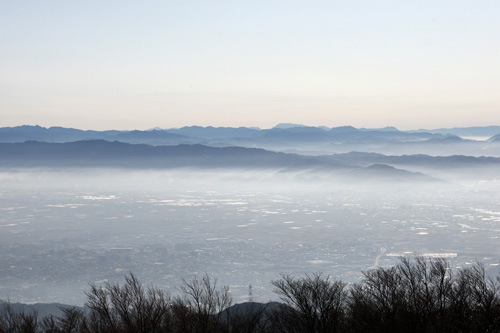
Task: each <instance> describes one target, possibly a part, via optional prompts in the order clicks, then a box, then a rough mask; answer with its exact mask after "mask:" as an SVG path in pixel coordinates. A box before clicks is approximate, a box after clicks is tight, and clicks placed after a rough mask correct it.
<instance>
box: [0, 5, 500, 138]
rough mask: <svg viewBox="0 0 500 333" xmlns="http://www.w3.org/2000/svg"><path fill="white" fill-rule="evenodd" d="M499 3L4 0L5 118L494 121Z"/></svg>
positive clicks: (167, 122)
mask: <svg viewBox="0 0 500 333" xmlns="http://www.w3.org/2000/svg"><path fill="white" fill-rule="evenodd" d="M499 12H500V3H499V2H496V1H486V0H481V1H474V2H464V1H461V2H457V1H451V0H440V1H419V2H418V3H417V2H401V1H395V0H384V1H377V2H373V1H334V2H331V1H314V2H307V3H305V2H302V1H287V2H281V1H273V2H269V1H252V2H238V3H235V2H231V1H218V2H202V1H168V2H163V1H148V2H147V3H139V2H136V1H114V0H110V1H102V2H88V1H82V0H78V1H71V2H65V1H49V2H44V3H43V4H42V3H40V2H38V1H33V0H20V1H9V2H5V3H3V4H2V11H1V12H0V31H1V32H0V40H1V41H2V45H3V49H2V53H1V54H0V73H1V75H0V87H1V89H0V110H1V112H2V119H1V121H0V126H15V125H19V124H24V123H31V124H40V125H42V126H56V125H57V126H63V127H77V128H92V129H96V130H102V129H109V128H114V129H148V128H152V127H156V126H158V127H161V128H172V127H182V126H189V125H194V124H196V125H201V126H207V125H212V126H258V127H262V128H269V127H272V126H273V125H274V124H276V123H279V122H282V121H286V122H293V123H304V124H305V125H316V126H318V125H325V126H331V127H336V126H343V125H352V126H355V127H365V128H377V127H384V126H387V125H389V126H395V127H397V128H400V129H417V128H442V127H461V126H468V125H470V126H486V125H489V124H493V123H496V124H500V112H499V107H500V97H499V95H498V91H499V90H500V82H499V80H498V77H500V65H499V63H498V61H497V59H498V58H500V40H499V39H498V38H497V36H498V33H499V32H500V23H499V21H498V15H497V14H498V13H499Z"/></svg>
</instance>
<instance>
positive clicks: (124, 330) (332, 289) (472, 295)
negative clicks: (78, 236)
mask: <svg viewBox="0 0 500 333" xmlns="http://www.w3.org/2000/svg"><path fill="white" fill-rule="evenodd" d="M362 275H363V276H362V278H361V280H360V281H359V282H357V283H354V284H347V283H345V282H343V281H342V280H336V279H334V278H332V277H330V276H328V275H323V274H321V273H312V274H306V275H305V276H304V277H298V278H297V277H293V276H291V275H284V274H282V275H281V277H280V278H279V279H275V280H273V281H271V284H272V285H273V286H274V293H275V294H276V295H277V296H278V297H279V299H280V301H278V302H269V303H257V302H252V301H249V302H245V303H239V304H234V305H233V304H232V297H231V293H230V289H229V286H227V285H225V286H221V287H219V286H218V285H217V281H216V279H214V278H212V277H210V276H209V275H208V274H204V275H203V276H202V277H196V276H195V277H193V279H191V280H185V279H183V280H182V284H181V285H180V287H179V288H178V291H179V293H180V295H178V296H175V297H172V296H170V295H169V294H168V293H165V292H163V291H162V290H161V289H159V288H156V287H154V286H151V285H149V286H144V285H143V284H142V283H141V282H139V280H138V279H137V277H136V276H134V275H133V274H132V273H129V275H127V276H125V283H124V284H123V285H120V284H119V283H110V282H107V283H105V284H104V285H103V286H100V285H95V284H93V285H91V286H90V291H88V292H86V296H87V302H86V303H85V308H78V307H70V306H61V307H60V308H59V312H58V313H57V314H50V311H54V310H55V309H54V305H53V304H49V305H47V307H48V308H49V309H50V310H49V311H47V313H48V314H47V315H44V316H39V315H38V314H37V313H34V312H32V311H33V310H37V309H44V307H43V305H40V304H39V305H38V307H35V306H32V307H29V306H26V305H23V304H9V303H4V306H3V307H0V329H2V328H3V329H5V332H47V333H48V332H86V333H87V332H88V333H91V332H95V333H97V332H110V333H129V332H130V333H132V332H134V333H136V332H144V333H146V332H150V333H154V332H207V333H208V332H227V333H229V332H248V333H251V332H255V333H258V332H260V333H264V332H269V333H274V332H290V333H295V332H296V333H299V332H312V333H333V332H498V331H499V330H500V275H498V273H497V274H495V275H492V276H487V274H486V270H485V267H484V265H483V264H482V263H481V262H477V263H475V264H471V265H468V266H466V267H461V268H455V269H453V268H451V267H450V264H449V262H448V261H446V259H443V258H425V257H422V256H416V257H413V258H409V257H401V258H400V260H399V263H398V264H396V265H394V266H392V267H388V268H385V267H378V268H374V269H371V270H368V271H363V272H362ZM0 305H1V304H0ZM27 328H29V329H27ZM2 332H4V331H2Z"/></svg>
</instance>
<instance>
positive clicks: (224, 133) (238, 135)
mask: <svg viewBox="0 0 500 333" xmlns="http://www.w3.org/2000/svg"><path fill="white" fill-rule="evenodd" d="M494 128H496V131H494ZM471 130H472V128H471ZM475 131H476V132H477V133H479V129H477V130H475ZM476 132H475V133H476ZM484 133H489V134H491V136H493V135H496V134H500V127H493V126H492V127H488V128H485V130H484ZM484 133H483V134H484ZM455 135H456V134H455V133H454V132H453V131H452V130H450V131H449V133H444V130H443V131H441V132H439V130H436V131H423V130H420V131H399V130H397V129H396V128H394V127H386V128H382V129H357V128H354V127H351V126H341V127H334V128H327V127H309V126H303V125H296V124H280V125H277V126H276V127H274V128H272V129H258V128H249V127H238V128H233V127H211V126H209V127H200V126H190V127H182V128H177V129H165V130H162V129H153V130H148V131H116V130H109V131H91V130H89V131H84V130H79V129H73V128H63V127H50V128H45V127H40V126H26V125H25V126H17V127H3V128H0V142H24V141H29V140H36V141H44V142H54V143H62V142H72V141H79V140H108V141H115V140H116V141H121V142H127V143H148V144H153V145H160V144H180V143H202V144H216V143H221V141H222V142H227V143H228V144H234V143H237V142H242V143H247V144H248V143H250V142H254V143H269V142H270V141H272V142H291V143H295V142H301V143H308V142H313V143H314V142H329V143H345V142H371V143H373V142H395V141H397V142H422V141H426V140H442V139H447V138H449V137H450V136H453V137H454V138H455V139H458V138H456V137H455Z"/></svg>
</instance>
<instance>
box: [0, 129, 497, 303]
mask: <svg viewBox="0 0 500 333" xmlns="http://www.w3.org/2000/svg"><path fill="white" fill-rule="evenodd" d="M278 129H279V131H276V133H279V134H280V140H281V141H280V142H281V143H280V144H279V145H277V144H275V143H273V142H275V141H273V140H272V139H269V140H268V141H266V142H264V141H263V139H262V138H260V139H259V140H261V141H259V140H253V139H254V138H256V137H257V136H254V135H256V132H258V133H260V132H262V130H259V129H249V128H246V129H239V128H233V129H231V128H224V129H220V131H217V128H189V131H191V132H189V131H188V129H186V130H185V131H180V130H178V131H177V132H176V131H170V132H172V133H169V132H167V133H169V134H175V135H185V137H188V136H187V134H188V133H191V135H192V132H193V131H194V132H196V133H198V135H199V136H201V134H199V133H200V132H201V133H203V132H205V133H210V134H205V137H204V138H202V140H200V139H197V141H196V140H195V139H194V136H193V137H190V138H191V139H190V140H192V141H191V142H188V141H189V140H186V142H175V143H172V144H168V145H167V144H162V143H158V142H157V143H158V144H153V143H152V142H147V143H145V142H142V143H138V142H130V140H129V141H126V140H125V141H119V140H114V139H116V136H117V135H118V133H117V132H116V133H115V132H114V131H112V132H113V133H114V134H113V135H114V137H113V138H114V139H113V140H110V141H108V140H107V139H106V138H103V137H98V136H97V135H96V134H95V133H93V134H92V135H94V137H92V138H91V137H85V136H83V135H82V133H81V131H77V130H71V129H62V128H59V129H57V130H54V129H44V128H38V127H26V126H24V127H20V128H3V129H0V133H4V134H5V133H8V132H10V133H11V134H12V133H13V132H16V131H17V133H20V132H22V133H24V134H23V136H17V137H14V136H11V137H7V136H5V135H4V136H2V138H3V140H2V141H3V142H2V143H0V184H1V187H0V198H1V200H0V252H1V253H2V257H1V258H2V259H1V261H0V272H1V276H2V282H1V284H0V298H1V299H9V300H11V301H15V302H26V303H33V302H59V303H66V304H75V305H83V303H84V302H85V294H84V292H85V291H87V289H88V286H89V283H103V282H105V281H122V280H123V276H124V275H125V274H127V273H128V272H133V273H134V274H136V275H137V276H138V277H139V278H140V279H141V280H142V281H146V282H147V283H152V284H154V285H156V286H158V287H161V288H164V289H165V290H167V291H169V292H171V293H172V294H175V293H176V292H178V290H176V288H175V286H176V285H178V283H179V281H180V278H191V277H193V276H199V275H202V274H204V273H208V274H209V275H211V276H213V277H216V278H217V279H218V281H219V283H221V284H227V285H229V286H230V291H231V294H232V296H233V297H234V299H235V301H237V302H242V301H247V300H248V297H249V296H248V286H249V285H252V287H253V299H255V300H258V301H262V302H266V301H269V300H272V299H275V297H276V296H275V295H274V294H273V293H272V289H273V288H272V285H271V283H270V282H271V280H273V279H276V278H277V277H279V276H280V274H290V275H295V276H299V275H303V274H304V273H311V272H323V273H324V274H329V275H331V276H332V277H335V278H339V279H342V280H344V281H346V282H350V283H352V282H356V281H359V279H360V278H361V276H362V274H361V271H366V270H368V269H371V268H375V267H378V266H390V265H393V264H394V263H395V262H396V261H397V258H398V257H399V256H400V255H411V254H421V255H425V256H429V257H445V258H448V259H449V260H450V262H451V264H452V265H453V267H457V268H460V267H467V265H469V264H470V263H474V262H475V261H476V260H480V261H482V262H483V263H484V264H485V266H486V269H487V272H490V273H492V274H493V273H495V274H496V273H497V272H498V264H499V258H500V248H499V247H498V238H499V236H500V207H499V204H498V202H499V200H498V199H499V189H498V180H499V179H500V177H499V176H500V175H499V172H500V168H498V164H499V163H500V159H499V158H498V155H497V154H495V153H494V152H495V151H497V150H498V145H499V144H498V143H496V141H494V140H491V141H473V140H470V139H467V140H465V139H460V138H459V139H460V140H457V139H455V137H451V138H453V140H450V141H452V143H449V144H450V146H449V149H448V151H449V153H448V154H442V155H435V154H431V153H429V154H422V153H419V154H413V153H411V151H412V149H414V148H415V145H421V146H420V147H423V145H428V147H429V149H430V150H431V151H434V152H437V151H439V150H440V149H445V148H443V145H445V144H444V143H443V142H442V140H444V141H446V140H447V138H450V136H447V135H448V134H439V133H431V132H418V133H416V132H415V133H413V132H411V133H410V132H408V133H407V132H401V133H400V132H399V131H397V130H395V129H385V130H359V129H354V130H353V129H351V128H346V129H345V130H346V133H347V134H345V136H343V135H340V134H339V135H338V136H337V138H336V139H333V137H330V139H324V138H322V139H321V140H324V141H321V142H322V143H321V144H319V143H318V144H317V147H321V148H319V149H317V150H315V149H314V146H315V143H314V140H315V139H310V138H309V134H308V135H304V136H301V138H302V139H301V140H298V139H297V136H296V135H295V134H296V133H302V132H301V131H306V132H307V133H309V132H318V133H322V134H321V135H323V134H324V132H325V133H328V132H329V131H331V130H330V129H323V128H313V129H311V128H304V127H292V128H291V129H287V128H284V129H283V128H278ZM31 131H32V132H31ZM53 131H55V132H60V133H65V134H64V135H62V134H61V135H59V136H58V137H57V140H55V139H54V138H55V136H52V140H51V139H49V138H48V137H47V136H45V137H43V136H40V134H37V133H50V132H53ZM75 131H76V132H77V133H80V135H81V136H80V137H78V138H76V137H75V135H74V134H71V133H75ZM157 131H159V132H158V133H162V135H163V132H164V131H160V130H154V131H152V132H154V133H155V134H154V135H155V136H156V135H157V134H158V133H157ZM240 131H243V132H244V133H246V135H247V136H246V139H245V140H248V142H251V144H250V143H248V144H247V145H246V146H245V145H242V146H235V145H234V142H235V141H237V140H236V139H234V135H235V134H234V133H241V132H240ZM337 131H338V130H337ZM352 132H356V133H357V134H356V135H361V134H360V133H371V134H370V137H371V138H372V139H371V140H370V139H369V138H366V139H365V141H362V140H360V141H356V142H355V143H354V145H355V146H356V147H358V148H359V149H357V150H356V151H349V152H347V153H344V152H343V150H346V149H348V148H349V147H350V146H349V145H350V143H349V142H350V141H349V140H351V139H350V138H351V135H352ZM67 133H70V134H67ZM84 133H87V132H84ZM225 133H228V134H225ZM266 133H267V134H266ZM266 133H265V134H264V135H269V133H270V132H269V131H268V132H266ZM290 133H292V134H290ZM374 133H377V135H380V136H384V135H386V134H384V133H389V134H387V136H390V137H391V139H390V141H391V142H390V143H389V144H388V143H387V142H386V143H384V144H383V145H381V146H380V147H382V146H383V147H385V148H387V147H388V146H391V147H396V146H398V147H399V148H398V149H403V147H406V148H408V150H409V152H408V153H407V154H401V155H397V154H391V153H390V152H388V151H387V152H385V153H381V152H374V150H375V149H373V147H374V146H375V145H378V143H376V141H377V140H378V139H375V138H374V136H373V137H372V135H375V134H374ZM66 134H67V135H68V136H67V137H66V136H65V135H66ZM132 134H133V135H132ZM132 134H131V133H130V132H128V133H127V135H129V138H130V136H134V137H143V138H144V137H148V136H149V135H150V132H148V131H145V132H141V131H136V132H135V133H132ZM260 134H262V133H260ZM260 134H259V135H260ZM285 134H286V135H285ZM16 135H18V134H16ZM127 135H124V136H122V138H123V137H126V136H127ZM273 135H274V134H273ZM301 135H302V134H301ZM363 135H364V134H363ZM209 136H210V137H209ZM241 137H242V135H240V138H241ZM284 138H288V139H284ZM75 139H77V140H75ZM358 139H359V137H357V139H356V140H358ZM162 140H163V139H162ZM252 140H253V141H252ZM328 140H330V141H331V142H330V141H328ZM335 140H337V142H336V141H335ZM432 140H437V141H432ZM132 141H133V140H132ZM429 141H430V142H429ZM215 142H217V144H215ZM259 142H260V143H262V144H260V143H259ZM272 145H274V148H275V149H271V148H270V146H272ZM470 145H477V147H483V148H484V150H483V151H487V152H491V154H484V156H483V155H479V154H470V155H466V154H465V153H466V152H467V151H468V150H469V149H470ZM278 146H281V147H283V149H281V150H280V149H277V147H278ZM327 146H328V147H342V149H338V150H337V151H335V152H331V153H328V152H326V151H322V149H323V147H327ZM290 147H296V149H291V148H290ZM308 147H309V148H308ZM412 147H413V148H412ZM385 148H384V149H385ZM384 149H382V148H381V150H384ZM419 149H420V148H419ZM291 151H294V152H291ZM301 151H302V152H305V153H299V152H301Z"/></svg>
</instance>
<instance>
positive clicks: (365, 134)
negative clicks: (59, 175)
mask: <svg viewBox="0 0 500 333" xmlns="http://www.w3.org/2000/svg"><path fill="white" fill-rule="evenodd" d="M496 128H498V127H495V126H491V127H487V128H483V129H484V131H483V132H481V133H486V132H488V133H493V131H495V130H496ZM457 130H460V131H466V129H457ZM443 131H444V130H443ZM469 131H470V133H472V132H474V133H476V134H478V133H480V128H476V127H471V128H469ZM499 131H500V128H499ZM451 132H452V130H450V133H451ZM464 133H465V132H464ZM354 151H359V152H354ZM401 152H402V153H401ZM422 152H424V153H422ZM457 152H458V153H457ZM462 152H464V153H462ZM436 155H438V156H436ZM482 155H486V156H482ZM498 165H500V134H497V135H494V136H492V137H491V138H490V139H489V140H487V141H473V140H467V139H463V138H461V137H459V136H455V135H452V134H444V133H430V132H425V131H399V130H397V129H396V128H393V127H386V128H382V129H357V128H354V127H351V126H342V127H334V128H326V127H308V126H303V125H297V124H279V125H277V126H276V127H274V128H272V129H269V130H262V129H259V128H248V127H238V128H232V127H200V126H191V127H183V128H179V129H169V130H161V129H153V130H148V131H116V130H109V131H84V130H78V129H72V128H63V127H51V128H44V127H40V126H18V127H4V128H0V167H2V168H17V167H22V168H31V167H72V168H75V167H94V168H99V167H111V168H135V169H137V168H140V169H153V168H154V169H169V168H212V169H213V168H245V169H249V168H250V169H275V170H279V171H282V172H287V171H304V172H322V173H328V174H331V175H334V176H335V177H337V178H346V179H351V178H355V179H356V178H357V179H359V178H360V177H361V178H363V177H364V178H370V179H372V178H373V179H377V178H378V179H392V180H394V179H409V180H419V181H423V180H432V178H431V177H428V176H426V175H424V174H423V173H421V172H427V171H428V170H429V169H446V168H448V169H450V168H454V169H457V168H472V167H490V166H498ZM407 170H412V172H410V171H407Z"/></svg>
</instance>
